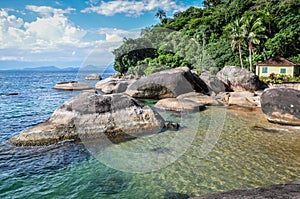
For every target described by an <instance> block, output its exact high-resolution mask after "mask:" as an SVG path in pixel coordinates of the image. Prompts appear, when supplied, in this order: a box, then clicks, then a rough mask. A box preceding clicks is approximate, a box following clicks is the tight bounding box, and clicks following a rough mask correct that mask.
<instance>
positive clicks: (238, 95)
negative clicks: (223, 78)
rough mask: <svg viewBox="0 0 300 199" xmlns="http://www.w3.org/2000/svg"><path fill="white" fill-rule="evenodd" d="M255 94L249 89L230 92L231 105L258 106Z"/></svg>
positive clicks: (229, 103) (229, 101)
mask: <svg viewBox="0 0 300 199" xmlns="http://www.w3.org/2000/svg"><path fill="white" fill-rule="evenodd" d="M254 96H255V94H254V93H253V92H249V91H237V92H230V93H229V100H228V105H229V106H233V105H234V106H241V107H256V106H257V103H255V100H254Z"/></svg>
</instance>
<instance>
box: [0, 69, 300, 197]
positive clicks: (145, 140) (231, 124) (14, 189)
mask: <svg viewBox="0 0 300 199" xmlns="http://www.w3.org/2000/svg"><path fill="white" fill-rule="evenodd" d="M76 76H77V74H76V73H72V72H65V73H61V72H60V73H43V72H34V73H31V72H24V73H18V74H16V73H14V72H1V73H0V81H1V86H0V88H1V90H0V92H1V93H3V92H7V93H8V92H18V93H19V95H18V96H1V97H0V100H1V101H0V109H1V112H0V113H1V114H0V126H1V128H0V140H1V143H0V182H1V183H0V198H176V197H177V198H187V197H188V196H197V195H202V194H208V193H215V192H219V191H226V190H232V189H240V188H252V187H257V186H262V185H268V184H274V183H283V182H286V181H290V180H294V179H299V178H300V176H299V174H300V146H299V144H298V143H300V134H299V130H295V129H291V128H288V127H280V126H278V125H274V124H268V127H269V128H274V129H276V132H268V131H264V130H262V129H261V128H255V126H265V125H266V123H264V122H262V121H257V120H252V121H249V120H247V119H243V118H241V117H239V116H237V115H236V114H233V113H229V112H225V110H224V109H222V108H208V109H207V110H205V111H203V112H200V113H193V114H186V113H182V114H181V115H178V114H173V113H165V112H164V113H161V114H162V115H163V116H164V117H165V118H167V119H168V120H172V121H177V122H180V123H181V124H182V125H183V126H184V128H182V129H181V130H180V131H177V132H175V131H165V132H162V133H159V134H155V135H151V136H147V137H142V138H138V139H135V140H132V141H129V142H124V143H121V144H117V145H111V146H109V147H107V148H106V149H104V150H102V151H98V150H97V146H95V143H96V144H97V141H95V143H93V144H90V143H88V142H85V141H84V142H83V143H73V142H71V141H64V142H61V143H58V144H54V145H51V146H43V147H24V148H23V147H14V146H11V145H9V144H8V143H7V142H6V140H7V139H9V138H10V137H11V136H13V135H15V134H17V133H19V132H21V131H22V130H24V129H25V128H28V127H30V126H33V125H36V124H38V123H40V122H42V121H44V120H46V119H47V118H48V117H49V116H50V115H51V113H52V112H53V111H54V110H55V109H56V108H57V107H58V106H59V105H60V104H61V103H63V102H64V101H65V100H66V99H69V98H70V97H72V96H74V95H76V93H73V92H62V91H56V90H53V89H52V87H53V85H54V84H55V83H56V82H60V81H68V80H74V79H75V78H76ZM212 116H213V117H212ZM218 116H224V118H225V120H224V121H225V122H224V123H222V121H223V120H222V117H220V118H218ZM211 126H213V127H214V126H216V127H217V128H212V129H213V130H214V131H210V130H209V129H210V128H211ZM218 129H219V130H220V134H219V133H217V134H214V133H215V132H217V131H218ZM207 138H209V139H207ZM174 140H175V141H174ZM207 140H209V141H210V142H209V143H210V144H211V146H212V147H211V148H210V149H211V151H210V152H209V153H208V154H207V155H205V153H204V151H203V148H202V147H203V146H206V148H207V147H209V146H210V145H205V144H204V143H206V142H207ZM126 152H127V153H126ZM132 153H138V154H141V157H143V159H138V158H136V159H135V157H134V156H132V158H128V156H126V154H132ZM120 154H121V155H120ZM123 154H125V155H123ZM144 154H146V155H145V156H143V155H144ZM137 157H139V156H137ZM155 157H157V158H156V159H155ZM151 158H154V159H151ZM106 165H109V166H106ZM157 165H160V166H159V167H156V166H157ZM143 169H145V170H147V172H141V170H143Z"/></svg>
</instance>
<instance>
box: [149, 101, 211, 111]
mask: <svg viewBox="0 0 300 199" xmlns="http://www.w3.org/2000/svg"><path fill="white" fill-rule="evenodd" d="M154 107H155V108H158V109H161V110H166V111H179V112H180V111H202V110H204V109H205V106H204V105H202V104H199V103H197V102H194V101H191V100H187V99H177V98H166V99H161V100H159V101H158V102H157V103H156V104H155V105H154Z"/></svg>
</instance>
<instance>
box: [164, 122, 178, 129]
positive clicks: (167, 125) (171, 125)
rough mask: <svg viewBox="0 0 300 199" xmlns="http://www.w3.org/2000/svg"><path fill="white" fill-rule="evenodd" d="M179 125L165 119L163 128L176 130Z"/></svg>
mask: <svg viewBox="0 0 300 199" xmlns="http://www.w3.org/2000/svg"><path fill="white" fill-rule="evenodd" d="M179 127H180V124H178V123H176V122H170V121H166V122H165V125H164V128H166V129H168V130H178V129H179Z"/></svg>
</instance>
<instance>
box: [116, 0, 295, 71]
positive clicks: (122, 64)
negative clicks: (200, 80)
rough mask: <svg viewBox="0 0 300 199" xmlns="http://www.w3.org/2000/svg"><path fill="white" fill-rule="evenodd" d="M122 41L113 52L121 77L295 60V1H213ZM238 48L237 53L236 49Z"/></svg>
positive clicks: (161, 15) (162, 19) (162, 18)
mask: <svg viewBox="0 0 300 199" xmlns="http://www.w3.org/2000/svg"><path fill="white" fill-rule="evenodd" d="M156 16H157V17H159V18H160V23H159V24H157V25H154V26H152V27H148V28H145V29H144V30H142V32H141V36H140V38H137V39H124V43H123V44H122V45H121V46H120V47H119V48H117V49H115V50H114V52H113V53H114V55H115V64H114V67H115V69H116V70H117V71H119V72H120V73H126V72H134V73H138V74H150V73H152V72H155V71H158V70H162V69H166V68H174V67H179V66H187V67H189V68H191V69H199V70H202V69H208V70H211V71H216V70H218V69H220V68H222V67H224V66H225V65H237V66H241V67H245V68H248V69H250V70H252V66H253V63H255V62H256V61H263V60H265V59H268V58H270V57H273V56H276V55H279V56H283V57H285V58H289V59H291V60H293V61H295V62H299V60H300V1H292V0H271V1H269V0H235V1H228V0H217V1H215V0H214V1H210V0H209V1H208V0H207V1H204V7H203V8H195V7H190V8H188V9H187V10H185V11H183V12H178V13H175V14H174V16H173V17H172V18H166V13H165V12H164V11H163V10H159V11H158V12H157V13H156ZM236 49H237V50H236Z"/></svg>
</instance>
